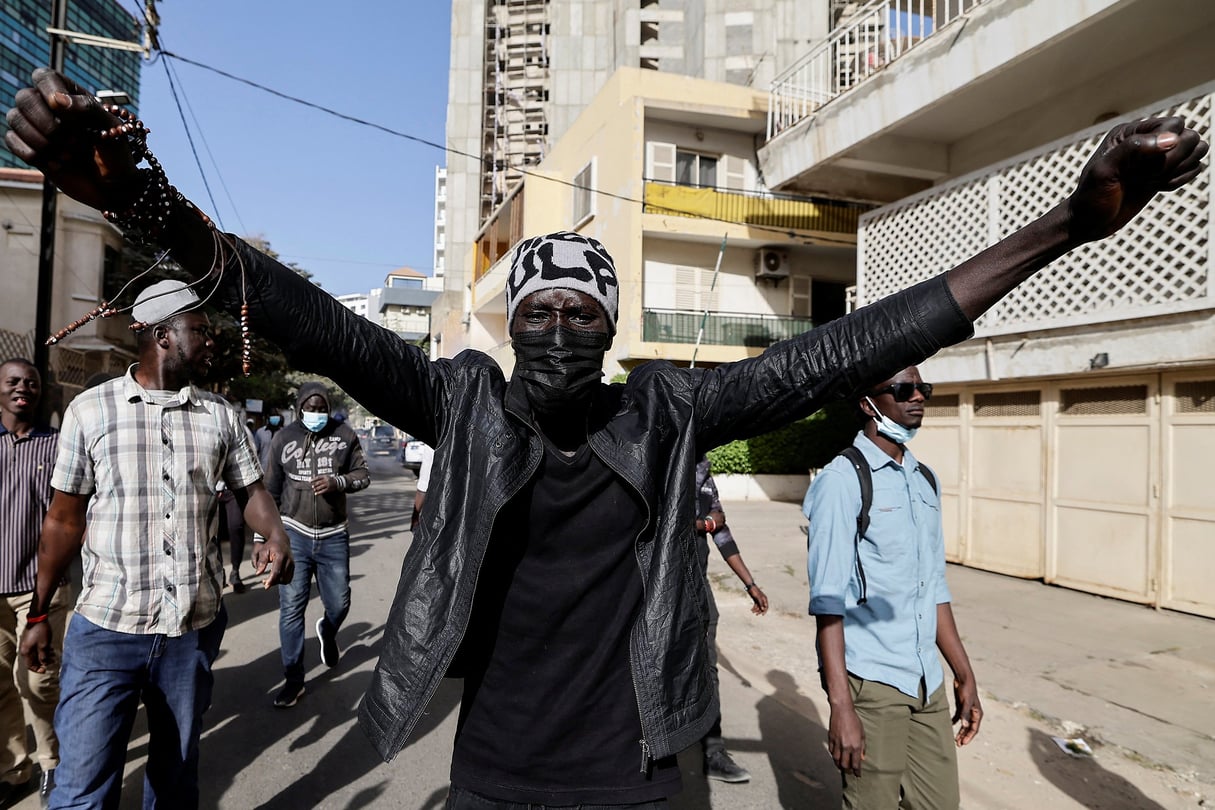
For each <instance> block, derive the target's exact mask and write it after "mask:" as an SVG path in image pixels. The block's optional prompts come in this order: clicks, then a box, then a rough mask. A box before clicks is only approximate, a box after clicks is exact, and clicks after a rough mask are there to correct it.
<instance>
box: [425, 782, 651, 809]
mask: <svg viewBox="0 0 1215 810" xmlns="http://www.w3.org/2000/svg"><path fill="white" fill-rule="evenodd" d="M443 807H444V810H665V808H667V807H670V804H669V803H668V802H667V800H666V799H658V800H656V801H652V802H642V803H641V804H561V805H558V804H526V803H522V804H521V803H519V802H504V801H499V800H497V799H491V798H489V797H488V796H482V795H481V794H480V793H473V792H472V791H471V790H465V789H464V788H458V787H455V786H454V785H453V786H452V788H451V791H450V792H449V793H448V794H447V803H446V804H445V805H444V806H443Z"/></svg>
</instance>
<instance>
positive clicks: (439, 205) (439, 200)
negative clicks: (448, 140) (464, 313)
mask: <svg viewBox="0 0 1215 810" xmlns="http://www.w3.org/2000/svg"><path fill="white" fill-rule="evenodd" d="M446 272H447V168H446V167H444V166H436V167H435V247H434V270H433V271H432V272H431V275H430V278H428V279H427V280H426V284H425V287H426V289H428V290H434V291H435V292H442V291H443V276H444V274H445V273H446Z"/></svg>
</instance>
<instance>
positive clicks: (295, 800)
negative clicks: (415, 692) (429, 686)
mask: <svg viewBox="0 0 1215 810" xmlns="http://www.w3.org/2000/svg"><path fill="white" fill-rule="evenodd" d="M461 691H462V684H461V682H460V681H453V680H444V681H443V682H442V684H440V686H439V689H438V691H437V692H436V693H435V696H434V699H432V700H431V701H430V706H429V707H428V709H427V711H426V713H425V714H424V715H422V719H421V720H419V721H418V725H417V727H416V728H415V729H414V732H413V734H411V735H410V743H411V744H416V743H417V741H418V740H421V739H422V738H424V737H425V736H426V735H428V734H430V733H431V732H432V731H434V730H435V728H437V727H438V726H439V724H440V723H442V722H443V720H445V719H446V718H447V716H448V715H449V714H450V713H451V712H452V711H453V710H454V709H455V707H456V706H458V705H459V704H460V694H461ZM360 696H361V692H360ZM320 736H323V735H320ZM320 736H318V737H317V739H318V740H319V739H320ZM296 742H298V741H296ZM296 742H293V743H292V746H291V747H292V749H294V748H295V747H296ZM380 764H381V759H380V755H379V754H378V753H376V750H375V749H374V748H373V747H372V745H371V742H370V741H369V740H368V739H367V736H366V735H365V734H364V733H363V730H362V729H361V728H359V727H358V726H357V725H356V726H351V727H350V729H349V730H347V732H346V733H345V734H344V735H343V736H342V739H341V740H339V741H338V742H337V744H336V745H334V746H332V747H331V748H330V749H329V750H328V751H326V752H325V755H324V756H323V757H321V759H320V760H318V761H317V763H316V765H315V766H314V767H313V768H312V769H311V770H310V771H309V772H308V773H307V774H305V775H303V776H302V777H300V778H299V779H297V780H295V781H294V782H292V783H291V784H290V785H288V786H287V787H286V788H284V789H283V790H282V791H280V792H279V793H278V794H277V795H276V796H274V797H273V798H271V799H270V800H269V801H267V802H265V803H263V804H261V805H260V808H261V810H297V808H301V807H317V806H319V805H320V804H322V803H323V801H324V799H325V797H327V796H329V795H331V794H333V793H335V792H336V791H338V790H341V789H342V788H344V787H346V786H347V785H349V784H351V783H352V782H357V781H358V780H359V779H361V778H362V777H363V776H364V775H366V774H367V773H369V772H371V771H372V770H374V769H375V768H377V767H379V766H380ZM387 786H388V781H387V780H386V779H385V780H381V781H380V782H379V783H377V784H376V785H374V786H372V787H368V788H364V789H363V790H361V791H360V792H359V793H358V794H357V795H356V796H355V797H354V798H353V799H352V800H351V801H350V802H349V803H348V804H347V805H346V806H347V807H349V808H356V807H365V806H367V805H368V804H370V803H371V802H372V801H373V800H375V799H376V798H377V797H379V796H380V795H382V794H383V792H384V791H385V790H386V789H387ZM440 793H441V794H442V795H441V796H440ZM446 797H447V790H446V788H443V789H442V790H441V791H435V793H434V794H432V795H431V796H430V797H429V798H428V799H427V800H426V804H425V805H423V806H424V807H435V808H438V807H442V806H443V800H445V799H446ZM436 798H437V799H438V804H434V802H435V800H436Z"/></svg>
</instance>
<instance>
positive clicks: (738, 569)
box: [726, 554, 755, 585]
mask: <svg viewBox="0 0 1215 810" xmlns="http://www.w3.org/2000/svg"><path fill="white" fill-rule="evenodd" d="M726 565H728V566H730V570H731V571H733V572H734V575H735V576H736V577H738V578H739V579H740V580H742V584H743V585H753V584H754V583H755V577H753V576H751V570H750V569H749V568H747V564H746V563H745V562H743V558H742V555H741V554H731V555H730V556H729V557H726Z"/></svg>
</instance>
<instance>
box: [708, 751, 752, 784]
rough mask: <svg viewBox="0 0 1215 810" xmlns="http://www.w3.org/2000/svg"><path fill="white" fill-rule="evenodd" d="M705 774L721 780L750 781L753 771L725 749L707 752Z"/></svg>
mask: <svg viewBox="0 0 1215 810" xmlns="http://www.w3.org/2000/svg"><path fill="white" fill-rule="evenodd" d="M705 776H707V777H709V778H710V779H716V780H717V781H719V782H750V781H751V773H750V771H748V770H747V769H746V768H744V767H742V766H741V765H739V764H738V763H737V762H735V761H734V760H733V759H731V758H730V755H729V754H728V753H727V752H725V751H714V752H713V753H711V754H705Z"/></svg>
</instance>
